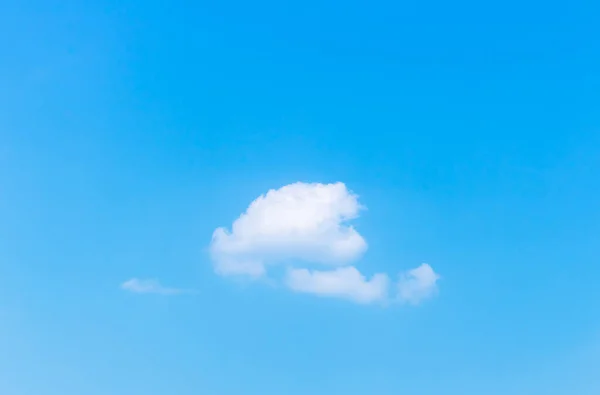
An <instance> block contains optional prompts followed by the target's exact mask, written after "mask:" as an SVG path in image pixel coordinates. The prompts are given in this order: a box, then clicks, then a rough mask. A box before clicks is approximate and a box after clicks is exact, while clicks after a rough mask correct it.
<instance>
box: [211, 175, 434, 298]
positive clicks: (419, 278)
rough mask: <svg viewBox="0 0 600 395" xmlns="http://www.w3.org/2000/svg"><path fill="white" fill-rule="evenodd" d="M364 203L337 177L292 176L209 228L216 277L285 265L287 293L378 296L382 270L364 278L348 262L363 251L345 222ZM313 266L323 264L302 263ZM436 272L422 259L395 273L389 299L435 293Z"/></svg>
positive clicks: (384, 280)
mask: <svg viewBox="0 0 600 395" xmlns="http://www.w3.org/2000/svg"><path fill="white" fill-rule="evenodd" d="M362 209H364V207H363V206H362V205H360V204H359V202H358V196H357V195H355V194H354V193H352V192H351V191H349V190H348V189H347V188H346V186H345V185H344V184H343V183H340V182H338V183H335V184H318V183H313V184H307V183H301V182H297V183H294V184H290V185H286V186H284V187H282V188H279V189H272V190H270V191H268V192H267V193H266V194H264V195H261V196H259V197H258V198H257V199H255V200H254V201H253V202H252V203H251V204H250V205H249V206H248V208H247V209H246V211H245V212H244V213H242V214H241V215H240V216H239V217H238V218H237V219H236V220H235V221H234V222H233V224H232V226H231V230H228V229H226V228H217V229H216V230H215V231H214V232H213V237H212V241H211V244H210V253H211V257H212V260H213V264H214V268H215V271H216V272H217V273H218V274H220V275H223V276H234V275H237V276H240V275H242V276H248V277H251V278H259V277H263V276H265V275H266V274H267V272H268V271H269V268H271V267H273V266H275V265H285V266H286V267H287V270H286V272H285V273H286V274H285V276H284V278H283V283H284V285H285V286H287V287H288V288H289V289H290V290H292V291H295V292H302V293H310V294H315V295H319V296H326V297H336V298H343V299H349V300H352V301H354V302H357V303H363V304H367V303H374V302H386V301H388V300H389V299H390V298H389V294H390V292H389V289H390V280H389V276H388V275H387V274H384V273H378V274H375V275H373V276H372V277H371V278H370V279H368V278H367V277H366V276H364V275H363V274H362V273H360V271H359V270H358V269H357V268H356V267H355V266H352V262H353V261H355V260H356V259H358V258H360V257H361V256H362V254H363V253H364V252H365V251H366V249H367V243H366V241H365V240H364V239H363V237H362V236H361V235H360V234H359V233H358V232H357V231H356V229H354V227H352V226H351V225H350V224H349V222H350V221H351V220H352V219H355V218H356V217H358V214H359V212H360V211H361V210H362ZM315 264H318V265H322V266H324V267H328V269H324V270H316V269H314V267H311V269H308V268H306V267H307V265H310V266H314V265H315ZM438 279H439V276H438V275H437V274H436V273H435V272H434V271H433V269H432V268H431V267H430V266H429V265H427V264H423V265H421V266H419V267H417V268H415V269H412V270H409V271H408V272H406V273H404V274H402V275H401V277H400V281H399V282H398V284H397V285H396V287H397V293H398V295H397V298H398V299H399V300H401V301H405V302H409V303H412V304H417V303H418V302H420V301H421V300H423V299H425V298H427V297H429V296H431V295H433V294H434V293H435V292H436V289H437V286H436V282H437V280H438Z"/></svg>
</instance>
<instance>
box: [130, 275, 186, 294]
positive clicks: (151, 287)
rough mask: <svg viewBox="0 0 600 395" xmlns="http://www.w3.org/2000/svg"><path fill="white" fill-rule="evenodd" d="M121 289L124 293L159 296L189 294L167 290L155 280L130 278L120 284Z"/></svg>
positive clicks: (177, 289)
mask: <svg viewBox="0 0 600 395" xmlns="http://www.w3.org/2000/svg"><path fill="white" fill-rule="evenodd" d="M121 289H122V290H124V291H129V292H133V293H136V294H159V295H178V294H183V293H190V292H191V291H190V290H185V289H180V288H169V287H165V286H163V285H161V284H160V282H158V281H157V280H143V279H139V278H132V279H131V280H127V281H125V282H124V283H123V284H121Z"/></svg>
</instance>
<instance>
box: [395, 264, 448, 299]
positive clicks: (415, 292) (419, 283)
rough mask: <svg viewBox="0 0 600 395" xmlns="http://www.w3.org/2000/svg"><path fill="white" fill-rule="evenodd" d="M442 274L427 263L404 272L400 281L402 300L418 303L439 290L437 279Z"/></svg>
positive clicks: (399, 289) (399, 294) (399, 295)
mask: <svg viewBox="0 0 600 395" xmlns="http://www.w3.org/2000/svg"><path fill="white" fill-rule="evenodd" d="M439 279H440V276H439V275H438V274H437V273H436V272H434V271H433V269H432V268H431V266H429V265H428V264H426V263H423V264H421V266H419V267H416V268H414V269H412V270H409V271H408V272H406V273H404V274H403V275H402V276H401V277H400V281H399V282H398V297H399V298H400V300H402V301H405V302H408V303H412V304H418V303H419V302H421V301H422V300H423V299H426V298H429V297H431V296H433V295H435V293H436V292H437V281H438V280H439Z"/></svg>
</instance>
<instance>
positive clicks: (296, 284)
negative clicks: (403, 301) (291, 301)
mask: <svg viewBox="0 0 600 395" xmlns="http://www.w3.org/2000/svg"><path fill="white" fill-rule="evenodd" d="M285 281H286V285H287V286H288V287H289V288H290V289H292V290H294V291H297V292H305V293H312V294H316V295H321V296H330V297H339V298H345V299H350V300H352V301H355V302H358V303H365V304H366V303H371V302H381V301H384V300H385V299H386V298H387V293H388V283H389V278H388V276H387V275H386V274H382V273H378V274H375V275H373V277H371V279H370V280H367V279H366V278H365V276H363V275H362V274H361V273H360V272H359V271H358V270H357V269H356V268H355V267H354V266H347V267H341V268H337V269H335V270H329V271H316V270H313V271H309V270H307V269H290V270H289V271H288V273H287V276H286V280H285Z"/></svg>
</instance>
